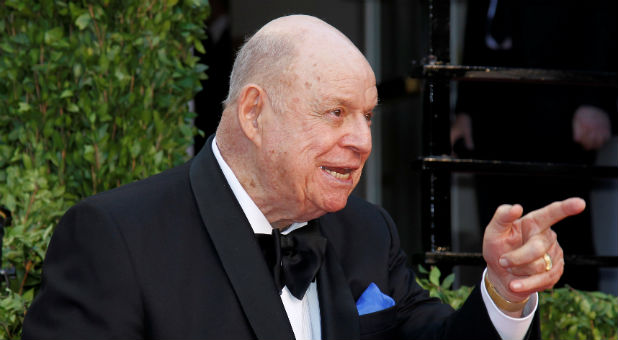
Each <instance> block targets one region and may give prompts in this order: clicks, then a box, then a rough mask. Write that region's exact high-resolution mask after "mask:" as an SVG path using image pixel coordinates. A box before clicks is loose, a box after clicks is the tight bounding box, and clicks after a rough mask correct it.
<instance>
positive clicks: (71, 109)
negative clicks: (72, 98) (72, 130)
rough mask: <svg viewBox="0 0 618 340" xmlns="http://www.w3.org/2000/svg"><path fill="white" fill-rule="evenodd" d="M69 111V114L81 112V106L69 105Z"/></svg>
mask: <svg viewBox="0 0 618 340" xmlns="http://www.w3.org/2000/svg"><path fill="white" fill-rule="evenodd" d="M67 110H68V111H69V112H79V106H77V105H75V103H69V105H67Z"/></svg>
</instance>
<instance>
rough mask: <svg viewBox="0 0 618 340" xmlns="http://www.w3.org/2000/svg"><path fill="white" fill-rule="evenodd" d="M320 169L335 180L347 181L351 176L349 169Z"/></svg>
mask: <svg viewBox="0 0 618 340" xmlns="http://www.w3.org/2000/svg"><path fill="white" fill-rule="evenodd" d="M320 169H322V170H324V171H326V172H327V173H328V174H329V175H331V176H333V177H335V178H337V179H348V178H350V176H351V174H352V169H349V168H327V167H325V166H321V167H320Z"/></svg>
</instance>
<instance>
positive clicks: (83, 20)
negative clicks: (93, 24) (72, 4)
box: [75, 12, 91, 31]
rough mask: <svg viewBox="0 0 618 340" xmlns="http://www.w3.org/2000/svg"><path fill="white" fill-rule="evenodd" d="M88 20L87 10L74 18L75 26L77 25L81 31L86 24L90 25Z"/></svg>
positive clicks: (89, 19) (89, 18)
mask: <svg viewBox="0 0 618 340" xmlns="http://www.w3.org/2000/svg"><path fill="white" fill-rule="evenodd" d="M90 21H91V17H90V14H89V13H88V12H85V13H84V14H82V15H80V16H78V17H77V19H75V26H77V27H78V28H79V29H80V30H82V31H83V30H84V29H86V27H88V25H90Z"/></svg>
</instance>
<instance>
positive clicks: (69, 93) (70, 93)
mask: <svg viewBox="0 0 618 340" xmlns="http://www.w3.org/2000/svg"><path fill="white" fill-rule="evenodd" d="M72 96H73V91H71V90H64V91H62V93H61V94H60V98H68V97H72Z"/></svg>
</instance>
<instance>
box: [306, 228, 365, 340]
mask: <svg viewBox="0 0 618 340" xmlns="http://www.w3.org/2000/svg"><path fill="white" fill-rule="evenodd" d="M318 223H320V222H319V220H318ZM320 229H321V225H320ZM317 283H318V297H319V301H320V314H321V323H322V339H358V338H359V337H360V330H359V320H358V311H357V309H356V302H355V301H354V296H352V291H351V290H350V286H349V285H348V282H347V280H346V277H345V275H344V273H343V269H342V268H341V264H340V262H339V259H338V257H337V254H336V253H335V250H334V248H333V246H332V245H331V243H330V242H329V243H328V245H327V247H326V254H325V258H324V263H323V264H322V267H321V268H320V272H319V273H318V276H317Z"/></svg>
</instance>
